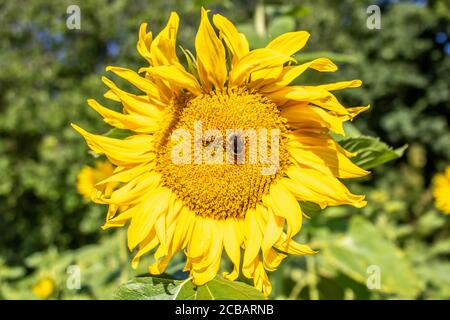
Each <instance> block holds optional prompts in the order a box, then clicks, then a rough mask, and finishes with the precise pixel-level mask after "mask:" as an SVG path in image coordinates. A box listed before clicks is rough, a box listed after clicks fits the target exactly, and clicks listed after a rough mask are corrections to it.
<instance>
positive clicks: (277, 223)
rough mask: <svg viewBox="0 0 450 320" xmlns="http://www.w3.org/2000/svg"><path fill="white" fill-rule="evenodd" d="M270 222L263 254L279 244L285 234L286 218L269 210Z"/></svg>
mask: <svg viewBox="0 0 450 320" xmlns="http://www.w3.org/2000/svg"><path fill="white" fill-rule="evenodd" d="M267 212H268V213H269V214H268V220H267V226H266V230H265V232H264V239H263V245H262V251H263V254H265V252H266V251H267V250H269V249H270V248H271V247H272V246H273V245H274V244H275V242H277V241H278V240H279V238H280V236H281V233H282V232H283V225H284V220H285V219H284V218H282V217H280V216H277V215H275V214H274V213H273V211H272V209H271V208H268V209H267Z"/></svg>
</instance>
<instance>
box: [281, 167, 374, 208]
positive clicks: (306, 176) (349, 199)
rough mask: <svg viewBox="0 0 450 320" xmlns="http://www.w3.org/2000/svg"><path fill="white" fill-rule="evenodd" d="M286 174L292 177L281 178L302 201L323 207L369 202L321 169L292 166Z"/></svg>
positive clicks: (362, 204) (359, 205) (361, 204)
mask: <svg viewBox="0 0 450 320" xmlns="http://www.w3.org/2000/svg"><path fill="white" fill-rule="evenodd" d="M286 174H287V175H288V176H289V178H290V179H285V178H283V179H281V181H282V182H283V183H284V185H285V187H287V188H288V189H289V190H290V191H291V192H292V193H293V194H294V195H295V197H296V198H297V199H298V200H300V201H311V202H315V203H317V204H319V205H320V206H321V207H326V206H328V205H331V206H333V205H343V204H349V205H352V206H354V207H357V208H361V207H364V206H365V205H366V204H367V203H366V201H364V196H363V195H354V194H352V193H351V192H350V191H349V190H348V189H347V188H346V187H345V186H344V185H343V184H342V183H341V182H340V181H339V180H338V179H337V178H336V177H334V176H332V175H331V174H330V175H325V174H323V173H322V172H320V171H317V170H313V169H307V168H298V167H295V166H291V167H289V168H288V169H287V171H286Z"/></svg>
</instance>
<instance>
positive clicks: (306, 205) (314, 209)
mask: <svg viewBox="0 0 450 320" xmlns="http://www.w3.org/2000/svg"><path fill="white" fill-rule="evenodd" d="M299 203H300V207H301V208H302V212H303V213H304V214H305V215H307V216H308V217H312V216H314V215H315V214H317V213H319V212H320V211H322V209H321V208H320V206H319V205H318V204H316V203H314V202H309V201H301V202H299Z"/></svg>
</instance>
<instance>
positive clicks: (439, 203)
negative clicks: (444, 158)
mask: <svg viewBox="0 0 450 320" xmlns="http://www.w3.org/2000/svg"><path fill="white" fill-rule="evenodd" d="M432 188H433V196H434V199H435V205H436V208H438V209H439V210H440V211H442V212H443V213H445V214H450V196H449V195H450V166H448V167H447V168H446V169H445V171H444V172H442V173H438V174H436V175H435V176H434V178H433V187H432Z"/></svg>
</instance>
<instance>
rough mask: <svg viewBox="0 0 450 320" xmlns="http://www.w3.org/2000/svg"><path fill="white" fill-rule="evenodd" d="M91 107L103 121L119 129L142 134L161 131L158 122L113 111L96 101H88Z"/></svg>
mask: <svg viewBox="0 0 450 320" xmlns="http://www.w3.org/2000/svg"><path fill="white" fill-rule="evenodd" d="M88 104H89V106H90V107H91V108H92V109H94V110H95V111H97V112H98V113H99V114H100V115H101V116H102V117H103V120H104V121H105V122H106V123H108V124H110V125H112V126H113V127H116V128H119V129H129V130H133V131H135V132H140V133H153V132H155V131H157V130H159V129H160V125H159V123H158V122H156V121H154V120H153V119H151V118H148V117H145V116H142V115H127V114H123V113H119V112H115V111H112V110H111V109H108V108H105V107H103V106H102V105H100V104H99V103H98V102H97V101H95V100H94V99H89V100H88Z"/></svg>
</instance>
